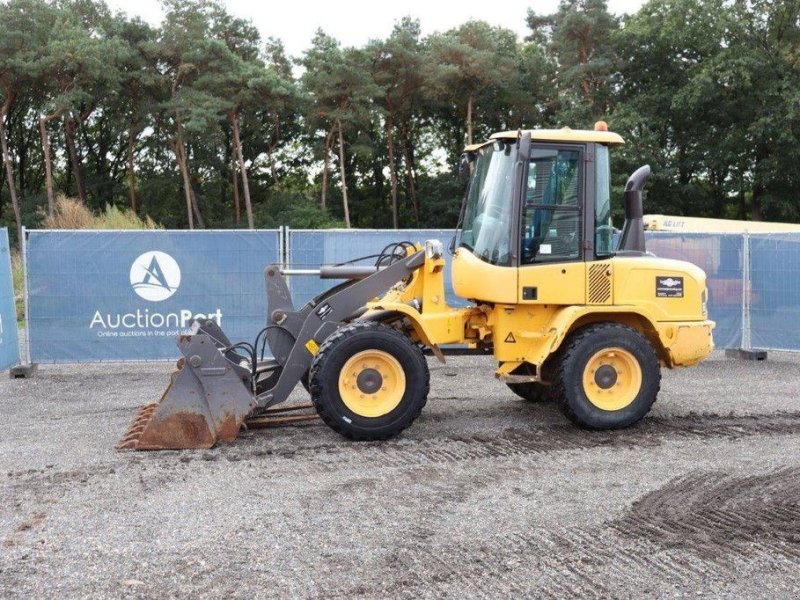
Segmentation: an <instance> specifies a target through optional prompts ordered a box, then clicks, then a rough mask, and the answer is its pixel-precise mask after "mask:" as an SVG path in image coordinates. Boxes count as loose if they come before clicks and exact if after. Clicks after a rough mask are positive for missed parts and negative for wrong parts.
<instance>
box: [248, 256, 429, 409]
mask: <svg viewBox="0 0 800 600" xmlns="http://www.w3.org/2000/svg"><path fill="white" fill-rule="evenodd" d="M423 264H425V252H424V251H423V250H419V251H417V252H415V253H414V254H411V255H410V256H408V257H406V258H404V259H401V260H399V261H397V262H395V263H392V264H391V265H389V266H388V267H386V268H383V269H380V270H377V271H376V272H375V273H373V274H372V275H369V276H368V277H366V278H364V279H361V280H357V281H347V282H345V283H343V284H340V285H338V286H336V287H334V288H332V289H331V290H328V291H327V292H325V293H323V294H321V295H320V296H317V297H316V298H314V299H313V300H311V301H309V302H308V303H307V304H306V305H305V306H304V307H303V308H301V309H300V310H299V311H297V312H284V311H283V310H281V308H276V309H273V303H272V300H271V302H270V306H269V309H270V310H269V313H270V314H269V321H270V322H269V325H270V326H274V327H277V328H278V331H280V330H283V333H285V334H288V335H289V336H290V337H292V338H294V343H293V344H292V346H291V349H290V350H289V352H288V354H287V355H286V358H285V359H284V360H283V361H282V364H281V366H282V370H281V374H280V377H279V378H278V381H277V382H276V383H275V385H274V387H272V388H270V389H268V390H265V391H264V392H262V393H260V394H259V395H258V397H257V398H256V401H257V403H258V406H259V408H269V407H270V406H273V405H275V404H278V403H280V402H283V401H284V400H286V398H288V397H289V394H290V393H291V391H292V390H293V389H294V387H295V386H296V385H297V383H298V382H299V381H300V378H301V377H302V376H303V374H304V373H305V372H306V371H307V370H308V368H309V367H310V366H311V360H312V359H313V358H314V355H315V354H316V352H317V349H318V348H319V345H320V344H321V343H322V342H323V341H324V340H325V338H327V337H328V336H329V335H330V334H331V333H332V332H333V331H334V330H335V329H336V328H337V327H338V325H339V323H341V322H342V321H343V320H345V319H347V318H349V317H352V316H353V315H354V314H355V313H356V312H357V311H358V310H359V309H361V308H363V307H364V305H365V304H366V303H367V302H368V301H369V300H372V299H373V298H376V297H377V296H379V295H381V294H383V293H385V292H386V291H387V290H388V289H389V288H391V287H392V286H393V285H394V284H395V283H397V282H398V281H400V280H402V279H405V278H406V277H409V276H410V275H411V274H412V273H414V271H416V270H417V269H419V268H420V267H421V266H422V265H423ZM266 276H267V280H268V284H267V289H268V290H275V291H274V292H273V293H274V294H275V296H276V298H275V300H276V301H277V302H276V303H277V304H280V298H281V297H282V296H283V292H282V291H280V290H282V289H283V288H285V287H286V285H285V280H284V275H283V274H282V273H281V272H280V270H279V269H277V268H273V267H270V268H268V269H267V272H266ZM270 279H271V280H272V282H271V283H269V280H270ZM281 280H284V281H283V282H281ZM284 306H285V305H284ZM284 324H285V325H284ZM272 331H274V329H273V330H272ZM279 335H280V334H277V333H273V334H272V338H273V339H276V338H278V336H279ZM268 339H270V338H268ZM284 339H286V338H285V337H284ZM270 344H272V340H271V339H270ZM278 344H280V345H282V344H283V340H281V341H280V342H278ZM280 345H279V347H278V348H272V345H271V349H272V350H273V353H274V354H275V356H276V359H277V360H278V361H281V359H282V357H279V356H278V353H279V351H280V352H282V351H283V350H284V348H283V347H281V346H280Z"/></svg>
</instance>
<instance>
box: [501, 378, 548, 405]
mask: <svg viewBox="0 0 800 600" xmlns="http://www.w3.org/2000/svg"><path fill="white" fill-rule="evenodd" d="M506 385H507V386H508V389H510V390H511V391H512V392H514V393H515V394H516V395H517V396H519V397H520V398H522V399H523V400H527V401H528V402H549V401H550V400H552V399H553V397H552V394H551V393H550V386H549V385H544V384H543V383H536V382H530V383H507V384H506Z"/></svg>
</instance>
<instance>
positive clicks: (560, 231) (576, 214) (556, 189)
mask: <svg viewBox="0 0 800 600" xmlns="http://www.w3.org/2000/svg"><path fill="white" fill-rule="evenodd" d="M580 187H581V186H580V151H578V150H567V149H558V148H534V149H533V152H532V157H531V163H530V166H529V169H528V185H527V190H526V194H525V205H524V209H523V215H522V218H523V228H524V229H523V238H522V264H533V263H539V262H550V261H563V260H575V259H577V258H578V257H579V256H580V248H581V227H580V216H581V211H580V206H581V203H580V194H581V192H582V190H581V189H580Z"/></svg>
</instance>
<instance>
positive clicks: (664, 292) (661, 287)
mask: <svg viewBox="0 0 800 600" xmlns="http://www.w3.org/2000/svg"><path fill="white" fill-rule="evenodd" d="M656 298H683V277H656Z"/></svg>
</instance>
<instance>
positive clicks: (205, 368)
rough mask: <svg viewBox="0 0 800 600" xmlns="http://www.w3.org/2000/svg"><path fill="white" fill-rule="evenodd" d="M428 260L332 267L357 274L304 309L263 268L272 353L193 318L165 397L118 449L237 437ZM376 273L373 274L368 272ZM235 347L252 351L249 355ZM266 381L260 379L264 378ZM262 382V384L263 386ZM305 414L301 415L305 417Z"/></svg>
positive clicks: (413, 257) (278, 276)
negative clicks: (335, 336)
mask: <svg viewBox="0 0 800 600" xmlns="http://www.w3.org/2000/svg"><path fill="white" fill-rule="evenodd" d="M424 263H425V252H424V251H422V250H418V251H415V252H413V254H410V255H407V256H405V257H404V258H401V259H398V260H397V261H395V262H393V263H391V264H389V265H388V266H380V267H375V268H374V269H372V270H365V269H364V268H363V267H350V266H348V267H329V268H327V270H326V274H327V276H328V277H333V278H336V277H352V279H350V280H348V281H345V282H344V283H341V284H339V285H336V286H334V287H333V288H331V289H330V290H328V291H326V292H324V293H322V294H320V295H318V296H316V297H315V298H313V299H312V300H311V301H309V302H308V303H307V304H306V305H305V306H303V307H302V308H301V309H300V310H298V311H295V310H294V307H293V305H292V300H291V296H290V294H289V288H288V286H287V285H286V279H285V276H284V275H283V274H282V273H281V271H280V268H279V267H277V266H275V265H270V266H269V267H267V269H266V270H265V278H266V287H267V296H268V304H269V311H268V312H269V316H268V324H267V327H266V328H265V329H264V330H262V332H261V333H263V334H265V335H266V338H267V342H269V344H270V349H271V350H272V354H273V357H274V358H272V359H267V360H263V361H259V360H258V359H257V350H258V342H259V339H260V335H261V333H260V334H259V337H256V342H255V344H253V345H252V346H250V345H249V344H244V343H239V344H232V343H231V342H230V340H229V339H228V338H227V336H226V335H225V334H224V333H223V332H222V330H221V329H220V328H219V327H218V326H216V324H214V323H213V321H207V320H203V321H196V322H194V323H193V324H192V328H191V333H190V334H187V335H181V336H179V338H178V341H177V343H178V348H179V349H180V351H181V354H183V358H181V359H180V360H179V361H178V371H177V372H175V373H174V374H173V375H172V377H171V380H170V383H169V385H168V387H167V390H166V391H165V392H164V394H163V396H162V397H161V400H160V402H158V403H156V404H148V405H146V406H144V407H142V408H141V409H140V410H139V412H138V413H137V415H136V417H135V418H134V421H133V423H132V424H131V425H130V427H129V428H128V431H127V432H126V433H125V435H124V436H123V437H122V439H121V440H120V442H119V444H118V445H117V448H118V449H130V450H164V449H183V448H210V447H211V446H213V445H214V444H216V443H217V442H218V441H220V440H221V441H224V442H232V441H233V440H234V439H235V438H236V436H237V434H238V431H239V429H240V427H241V425H242V424H243V423H244V422H245V419H247V418H248V417H254V416H258V414H259V413H263V412H264V411H265V410H266V409H267V408H269V407H271V406H274V405H276V404H279V403H281V402H284V401H285V400H287V399H288V397H289V394H290V393H291V392H292V390H293V389H294V388H295V386H296V385H297V383H298V382H299V381H300V379H301V377H302V376H303V374H305V373H306V371H308V368H309V367H310V366H311V361H312V359H313V358H314V355H315V354H316V352H317V349H318V348H319V345H320V344H321V343H322V342H323V341H324V340H325V338H326V337H328V335H330V334H331V333H332V332H333V331H334V330H336V328H337V327H338V326H339V325H340V323H341V322H342V321H344V320H347V319H350V318H353V316H354V315H356V314H357V313H358V312H359V311H360V309H364V305H365V304H366V303H367V302H368V301H369V300H372V299H374V298H376V297H377V296H379V295H381V294H383V293H385V292H386V291H388V290H389V289H390V288H391V287H392V286H393V285H394V284H395V283H397V282H399V281H401V280H402V279H405V278H408V277H409V276H411V275H412V274H413V273H414V271H416V270H417V269H419V268H420V267H421V266H422V265H423V264H424ZM370 273H371V274H370ZM237 347H239V348H241V347H249V348H250V349H252V354H251V358H250V359H248V358H247V357H245V356H243V355H242V354H240V353H239V352H238V351H237ZM264 376H266V379H264V380H263V381H259V377H264ZM259 384H260V385H261V388H265V389H263V390H261V389H259ZM300 418H303V417H300Z"/></svg>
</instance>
